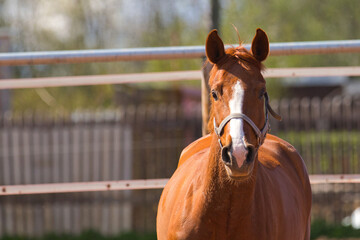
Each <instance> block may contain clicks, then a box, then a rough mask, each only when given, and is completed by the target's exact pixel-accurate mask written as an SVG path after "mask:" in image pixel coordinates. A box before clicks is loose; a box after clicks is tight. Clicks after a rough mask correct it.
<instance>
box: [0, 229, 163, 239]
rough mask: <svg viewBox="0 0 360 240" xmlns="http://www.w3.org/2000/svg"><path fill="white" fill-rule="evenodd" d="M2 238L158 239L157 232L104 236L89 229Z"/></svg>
mask: <svg viewBox="0 0 360 240" xmlns="http://www.w3.org/2000/svg"><path fill="white" fill-rule="evenodd" d="M0 240H156V233H155V232H149V233H137V232H126V233H121V234H118V235H114V236H104V235H102V234H101V233H99V232H97V231H94V230H88V231H84V232H82V233H81V234H79V235H73V234H54V233H49V234H45V235H44V236H42V237H25V236H3V237H2V238H0Z"/></svg>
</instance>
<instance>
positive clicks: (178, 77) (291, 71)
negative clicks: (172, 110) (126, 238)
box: [0, 66, 360, 89]
mask: <svg viewBox="0 0 360 240" xmlns="http://www.w3.org/2000/svg"><path fill="white" fill-rule="evenodd" d="M201 74H202V73H201V71H173V72H160V73H132V74H112V75H92V76H66V77H46V78H22V79H15V78H14V79H2V80H1V81H0V89H19V88H41V87H60V86H87V85H103V84H124V83H144V82H170V81H184V80H196V79H200V78H201ZM310 76H311V77H334V76H360V67H355V66H354V67H314V68H270V69H266V70H265V72H264V77H265V78H284V77H288V78H291V77H310Z"/></svg>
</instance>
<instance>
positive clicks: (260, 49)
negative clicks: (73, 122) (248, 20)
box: [251, 28, 269, 62]
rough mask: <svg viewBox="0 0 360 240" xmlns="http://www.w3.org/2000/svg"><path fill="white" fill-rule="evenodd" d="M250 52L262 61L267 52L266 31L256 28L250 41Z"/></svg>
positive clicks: (267, 40)
mask: <svg viewBox="0 0 360 240" xmlns="http://www.w3.org/2000/svg"><path fill="white" fill-rule="evenodd" d="M251 53H252V55H253V56H254V57H255V58H256V59H257V60H258V61H259V62H262V61H264V60H265V59H266V58H267V56H268V54H269V39H268V37H267V35H266V33H265V32H264V31H263V30H262V29H260V28H258V29H256V35H255V37H254V39H253V40H252V43H251Z"/></svg>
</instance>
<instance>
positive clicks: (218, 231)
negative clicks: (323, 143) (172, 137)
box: [157, 29, 311, 240]
mask: <svg viewBox="0 0 360 240" xmlns="http://www.w3.org/2000/svg"><path fill="white" fill-rule="evenodd" d="M268 52H269V41H268V38H267V35H266V34H265V32H264V31H262V30H261V29H257V32H256V35H255V37H254V39H253V41H252V45H251V50H250V51H247V50H246V49H245V48H244V47H243V46H239V47H237V48H231V49H228V50H226V51H225V48H224V44H223V42H222V40H221V39H220V38H219V36H218V34H217V32H216V30H213V31H212V32H210V34H209V35H208V37H207V40H206V55H207V57H208V60H209V61H210V62H211V63H212V64H213V67H212V70H211V72H210V79H209V85H210V89H211V104H212V105H211V111H210V116H211V117H210V121H209V128H210V134H209V135H207V136H205V137H203V138H201V139H199V140H197V141H195V142H194V143H192V144H190V145H189V146H188V147H187V148H185V149H184V150H183V152H182V154H181V157H180V161H179V166H178V168H177V170H176V171H175V173H174V174H173V176H172V177H171V179H170V181H169V182H168V184H167V185H166V187H165V188H164V190H163V193H162V195H161V199H160V202H159V206H158V215H157V236H158V239H159V240H165V239H166V240H175V239H194V240H213V239H220V240H223V239H230V240H237V239H246V240H249V239H257V240H259V239H261V240H263V239H264V240H265V239H266V240H271V239H273V240H304V239H310V209H311V187H310V183H309V176H308V174H307V170H306V167H305V165H304V162H303V160H302V158H301V157H300V155H299V154H298V152H297V151H296V150H295V148H294V147H293V146H291V145H290V144H289V143H287V142H285V141H284V140H282V139H280V138H277V137H275V136H273V135H270V134H267V132H268V130H269V122H268V121H269V119H268V113H270V114H271V115H273V116H274V117H275V118H280V116H278V115H277V114H276V113H274V112H273V110H272V109H271V107H270V105H269V102H268V95H267V93H266V86H265V80H264V78H263V76H262V74H261V71H262V69H263V65H262V63H261V62H262V61H264V60H265V59H266V57H267V55H268Z"/></svg>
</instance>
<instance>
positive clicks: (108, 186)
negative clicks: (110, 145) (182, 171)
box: [0, 174, 360, 196]
mask: <svg viewBox="0 0 360 240" xmlns="http://www.w3.org/2000/svg"><path fill="white" fill-rule="evenodd" d="M168 181H169V179H168V178H160V179H142V180H124V181H99V182H72V183H51V184H29V185H8V186H0V196H4V195H26V194H47V193H70V192H93V191H117V190H139V189H142V190H145V189H162V188H164V187H165V185H166V184H167V182H168ZM310 183H311V184H329V183H360V174H346V175H345V174H338V175H327V174H319V175H310Z"/></svg>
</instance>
